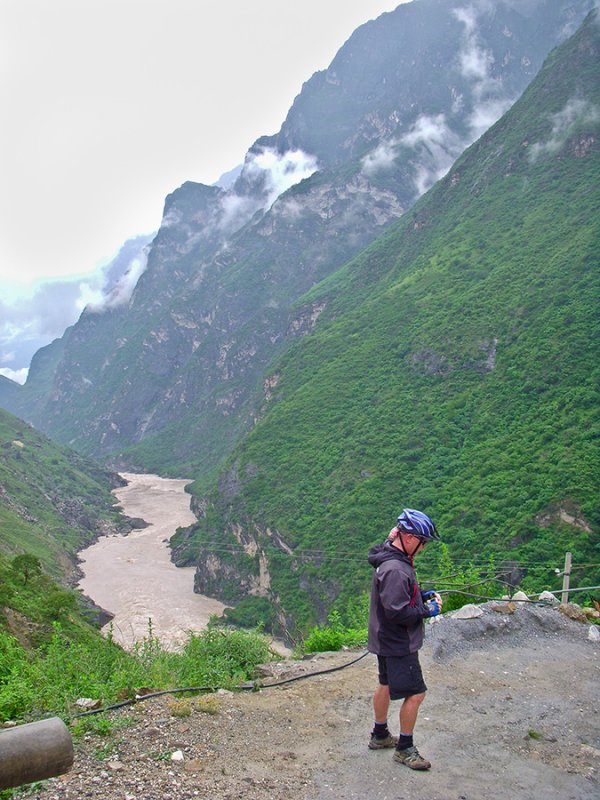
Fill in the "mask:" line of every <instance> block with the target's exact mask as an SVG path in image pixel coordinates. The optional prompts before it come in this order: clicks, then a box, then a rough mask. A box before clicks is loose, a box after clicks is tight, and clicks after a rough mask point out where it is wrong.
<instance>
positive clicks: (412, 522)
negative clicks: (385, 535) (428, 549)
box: [398, 508, 440, 541]
mask: <svg viewBox="0 0 600 800" xmlns="http://www.w3.org/2000/svg"><path fill="white" fill-rule="evenodd" d="M398 527H399V528H401V529H402V530H403V531H406V532H407V533H412V535H413V536H416V537H418V538H419V539H423V541H429V540H431V539H439V538H440V535H439V533H438V532H437V528H436V527H435V525H434V524H433V521H432V520H431V519H430V518H429V517H428V516H427V514H424V513H423V512H422V511H415V509H414V508H404V509H402V513H401V514H400V516H399V517H398Z"/></svg>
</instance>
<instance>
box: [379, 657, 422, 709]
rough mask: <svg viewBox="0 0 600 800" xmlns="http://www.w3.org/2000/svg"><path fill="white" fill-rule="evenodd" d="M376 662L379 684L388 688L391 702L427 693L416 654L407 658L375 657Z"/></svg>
mask: <svg viewBox="0 0 600 800" xmlns="http://www.w3.org/2000/svg"><path fill="white" fill-rule="evenodd" d="M377 661H378V663H379V683H380V684H381V685H382V686H389V687H390V699H391V700H402V699H403V698H404V697H410V696H411V695H413V694H421V693H422V692H426V691H427V686H426V685H425V681H424V680H423V673H422V671H421V665H420V664H419V654H418V653H410V654H409V655H407V656H377Z"/></svg>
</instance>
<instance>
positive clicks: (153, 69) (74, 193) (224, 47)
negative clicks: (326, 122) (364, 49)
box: [0, 0, 401, 302]
mask: <svg viewBox="0 0 600 800" xmlns="http://www.w3.org/2000/svg"><path fill="white" fill-rule="evenodd" d="M399 2H401V0H302V2H289V1H288V2H285V0H254V2H247V0H0V74H1V83H0V103H1V106H0V107H1V108H2V119H3V123H2V126H0V164H1V169H0V176H1V177H0V301H4V302H6V301H9V302H14V298H15V297H16V296H18V295H21V296H22V295H23V294H24V293H29V292H31V285H32V282H34V281H36V280H39V279H55V278H59V277H64V276H73V275H85V274H86V273H89V272H91V271H93V270H94V269H95V268H96V267H97V265H98V263H99V262H101V261H102V260H103V259H104V260H106V259H108V258H110V257H111V256H112V255H114V253H115V252H116V251H117V250H118V248H119V246H120V245H121V244H122V242H123V241H124V240H125V239H127V238H129V237H131V236H134V235H136V234H140V233H146V232H150V231H152V230H154V229H156V228H157V227H158V225H159V222H160V218H161V213H162V207H163V202H164V198H165V196H166V195H167V194H168V193H169V192H171V191H172V190H173V189H175V188H177V187H178V186H179V185H181V184H182V183H183V182H184V181H186V180H194V181H201V182H203V183H212V182H214V181H215V180H216V179H217V178H218V177H219V176H220V175H221V174H222V173H223V172H225V171H227V170H229V169H231V168H232V167H234V166H236V165H237V164H239V163H241V161H242V160H243V156H244V154H245V152H246V150H247V149H248V147H249V146H250V145H251V144H252V142H253V141H254V140H255V139H256V138H257V137H258V136H260V135H263V134H271V133H275V132H276V131H277V130H278V129H279V127H280V125H281V123H282V122H283V120H284V118H285V115H286V112H287V110H288V108H289V107H290V105H291V103H292V101H293V99H294V97H295V95H296V94H298V92H299V91H300V89H301V86H302V83H303V82H304V81H305V80H307V79H308V78H309V77H310V76H311V75H312V74H313V72H315V71H316V70H318V69H323V68H325V67H326V66H328V64H329V63H330V62H331V60H332V59H333V57H334V55H335V53H336V51H337V50H338V49H339V47H341V45H342V44H343V43H344V41H346V39H347V38H348V37H349V36H350V34H351V33H352V31H353V30H354V29H355V28H357V27H358V26H359V25H360V24H362V23H363V22H366V21H367V20H369V19H372V18H374V17H377V16H379V14H381V13H382V12H384V11H390V10H392V9H393V8H395V7H396V6H397V5H398V4H399Z"/></svg>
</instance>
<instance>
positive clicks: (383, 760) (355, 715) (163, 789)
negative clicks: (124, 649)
mask: <svg viewBox="0 0 600 800" xmlns="http://www.w3.org/2000/svg"><path fill="white" fill-rule="evenodd" d="M484 609H485V613H484V615H483V617H480V618H479V619H477V620H454V619H450V618H446V617H443V618H442V620H441V622H439V623H437V624H435V625H433V626H431V628H428V637H427V641H426V644H425V647H424V649H423V651H422V655H423V657H422V661H423V665H424V668H425V674H426V680H427V683H428V685H429V693H428V697H427V700H426V702H425V704H424V705H423V707H422V711H421V715H420V719H419V723H418V727H417V731H416V735H415V739H416V744H417V745H418V747H419V749H420V750H421V752H422V753H423V754H424V755H425V756H426V757H427V758H429V759H430V760H431V761H432V764H433V766H432V769H431V771H430V772H427V773H417V772H412V771H411V770H409V769H407V768H406V767H404V766H401V765H398V764H396V763H394V762H392V759H391V754H390V752H389V751H380V752H372V751H369V750H368V749H367V746H366V744H367V741H368V737H369V733H370V729H371V723H372V712H371V693H372V690H373V687H374V681H375V675H376V669H375V659H374V657H373V656H370V655H369V656H367V657H366V658H364V659H362V660H361V661H359V662H358V663H357V664H355V665H353V666H350V667H348V668H347V669H343V670H342V671H338V672H334V673H331V674H326V675H319V676H315V677H308V678H306V679H304V680H301V681H298V682H294V683H289V684H287V685H284V686H281V687H279V688H272V689H265V690H263V691H260V692H244V693H239V694H225V695H216V696H211V697H210V698H208V699H207V698H204V699H202V698H198V699H185V700H184V699H181V698H161V699H157V700H148V701H146V702H144V703H139V704H138V705H136V706H134V707H132V708H131V709H129V710H122V711H119V712H111V713H110V714H107V715H106V717H107V718H108V719H110V720H111V721H112V724H113V733H112V735H111V736H110V737H99V736H98V735H96V734H88V735H87V736H86V738H84V739H83V740H81V741H80V742H79V743H78V744H77V746H76V763H75V767H74V769H73V771H72V772H71V773H70V774H69V775H67V776H64V777H63V778H60V779H56V780H53V781H50V782H48V783H47V784H46V786H45V788H44V789H43V790H41V791H38V793H37V794H34V796H35V797H37V798H39V800H67V799H69V800H71V799H74V798H78V799H79V798H93V799H94V800H100V799H102V800H193V799H194V798H202V799H203V800H204V799H205V800H208V799H209V798H210V799H211V800H242V798H243V799H244V800H284V799H285V800H289V798H294V800H328V799H329V798H331V799H332V800H359V799H360V800H364V798H369V800H392V798H400V797H401V798H403V800H494V798H511V799H512V798H516V799H517V800H592V798H593V800H597V798H598V797H599V796H600V726H599V724H598V720H599V719H600V694H599V692H598V687H599V686H600V681H599V678H600V647H599V645H598V644H597V643H593V642H591V641H588V640H587V632H588V626H586V625H583V624H581V623H577V622H573V621H572V620H568V619H566V618H565V617H563V616H562V615H561V614H560V613H559V612H558V611H557V610H555V609H549V608H548V609H539V608H537V607H535V606H526V605H523V606H520V607H519V608H518V609H517V611H516V612H515V613H514V614H513V615H503V614H497V613H494V612H492V611H491V610H489V607H487V606H484ZM356 655H358V654H357V653H352V652H345V653H334V654H323V655H319V656H316V657H314V658H313V659H312V660H310V661H300V662H286V663H282V664H281V665H279V666H277V667H275V668H274V673H275V677H274V678H267V679H265V682H274V681H276V680H278V679H280V678H281V677H287V676H288V675H290V674H296V673H299V672H304V673H305V672H308V671H313V670H320V669H325V668H328V667H331V666H339V665H342V664H345V663H347V662H349V661H351V660H353V658H355V657H356ZM397 710H398V704H397V703H394V704H393V705H392V714H391V716H390V727H391V728H392V730H393V731H397V725H398V723H397ZM188 713H189V716H181V715H182V714H183V715H186V714H188ZM174 753H178V755H177V756H176V759H180V760H172V756H173V754H174Z"/></svg>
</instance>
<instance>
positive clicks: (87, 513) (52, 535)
mask: <svg viewBox="0 0 600 800" xmlns="http://www.w3.org/2000/svg"><path fill="white" fill-rule="evenodd" d="M118 480H119V479H118V477H117V476H116V475H113V474H111V473H108V472H107V471H106V470H104V469H101V468H100V467H98V466H97V465H96V464H94V463H93V462H91V461H88V460H87V459H84V458H82V457H81V456H79V455H77V454H76V453H75V452H73V451H72V450H69V449H68V448H66V447H62V446H61V445H57V444H55V443H54V442H51V441H50V440H49V439H48V438H47V437H46V436H44V435H43V434H40V433H38V432H37V431H35V430H34V429H33V428H32V427H31V426H30V425H28V424H27V423H26V422H23V421H22V420H20V419H18V418H17V417H14V416H13V415H12V414H9V413H8V412H6V411H1V410H0V553H3V554H5V555H7V556H17V555H20V554H24V553H27V554H29V555H32V556H34V557H35V558H37V559H39V560H40V562H41V563H42V565H43V567H44V569H45V570H46V571H47V572H48V573H50V574H51V575H53V576H55V577H56V578H61V579H67V578H70V577H72V576H73V572H74V567H75V554H76V552H77V550H79V549H81V548H82V547H84V546H85V545H86V544H89V543H90V542H91V541H92V540H93V539H94V538H95V537H96V536H97V535H98V534H99V533H101V532H107V531H108V530H110V527H111V526H113V525H115V524H116V523H117V518H118V515H117V513H116V511H115V510H114V509H113V507H112V506H113V504H114V497H113V496H112V495H111V493H110V492H111V488H113V487H114V486H115V485H117V483H116V482H117V481H118Z"/></svg>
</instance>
